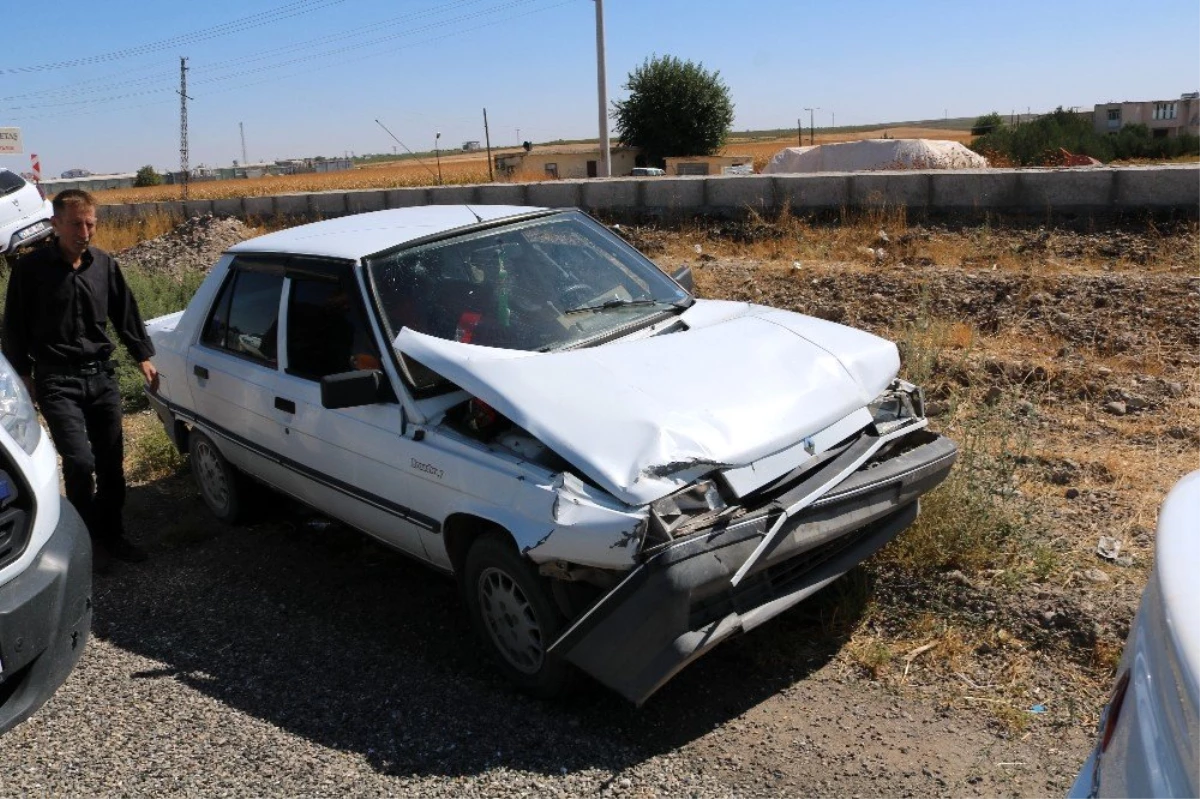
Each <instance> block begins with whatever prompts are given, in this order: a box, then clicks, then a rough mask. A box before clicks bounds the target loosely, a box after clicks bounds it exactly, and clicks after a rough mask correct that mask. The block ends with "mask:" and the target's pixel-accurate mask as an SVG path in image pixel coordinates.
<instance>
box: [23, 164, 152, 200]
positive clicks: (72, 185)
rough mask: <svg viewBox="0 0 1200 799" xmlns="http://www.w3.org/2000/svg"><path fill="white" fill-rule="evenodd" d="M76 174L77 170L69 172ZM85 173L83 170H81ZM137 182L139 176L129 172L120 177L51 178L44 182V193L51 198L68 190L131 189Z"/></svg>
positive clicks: (89, 175) (91, 175) (88, 175)
mask: <svg viewBox="0 0 1200 799" xmlns="http://www.w3.org/2000/svg"><path fill="white" fill-rule="evenodd" d="M68 171H69V172H74V171H76V170H68ZM80 171H83V170H80ZM135 180H137V174H136V173H134V172H127V173H123V174H120V175H93V174H92V173H90V172H88V173H87V175H85V176H83V177H78V178H50V179H48V180H43V181H42V191H44V192H46V196H47V197H49V196H50V195H52V194H58V193H59V192H60V191H66V190H67V189H82V190H83V191H102V190H104V189H130V188H133V182H134V181H135Z"/></svg>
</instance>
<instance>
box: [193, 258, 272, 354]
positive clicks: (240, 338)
mask: <svg viewBox="0 0 1200 799" xmlns="http://www.w3.org/2000/svg"><path fill="white" fill-rule="evenodd" d="M282 291H283V274H282V273H281V272H278V273H276V272H260V271H251V270H244V269H236V268H235V269H233V270H231V271H230V274H229V278H228V279H227V280H226V281H225V285H224V286H223V287H222V288H221V293H220V295H219V296H218V297H217V301H216V302H215V303H214V304H213V308H212V311H211V312H210V313H209V317H208V321H207V323H205V325H204V334H203V336H201V339H200V340H201V341H202V342H203V343H204V344H207V345H208V346H210V347H216V348H217V349H222V350H225V351H227V352H231V353H234V354H235V355H240V356H242V357H244V358H249V359H250V360H253V361H258V362H259V363H262V364H264V365H267V366H271V367H274V366H276V365H277V363H278V351H279V343H278V326H279V297H280V294H281V293H282Z"/></svg>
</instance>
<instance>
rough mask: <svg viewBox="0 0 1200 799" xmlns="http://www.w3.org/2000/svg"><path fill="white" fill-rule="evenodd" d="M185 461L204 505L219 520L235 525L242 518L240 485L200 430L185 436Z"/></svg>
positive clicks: (230, 468) (215, 446) (215, 447)
mask: <svg viewBox="0 0 1200 799" xmlns="http://www.w3.org/2000/svg"><path fill="white" fill-rule="evenodd" d="M188 460H189V461H190V462H191V465H192V475H193V476H194V477H195V478H196V487H197V488H199V489H200V496H201V497H203V498H204V504H206V505H208V508H209V510H211V511H212V512H213V515H214V516H216V517H217V518H218V519H219V520H220V521H223V522H225V523H226V524H234V523H236V522H237V520H238V518H239V517H240V516H241V510H242V501H241V500H242V498H241V490H240V489H241V483H240V481H239V475H238V473H237V471H236V470H235V469H234V468H233V466H231V465H230V464H229V461H227V460H225V456H224V455H222V454H221V451H220V450H219V449H217V445H216V444H214V443H213V442H212V439H211V438H209V437H208V436H206V435H204V433H201V432H200V431H199V430H192V431H191V433H189V434H188Z"/></svg>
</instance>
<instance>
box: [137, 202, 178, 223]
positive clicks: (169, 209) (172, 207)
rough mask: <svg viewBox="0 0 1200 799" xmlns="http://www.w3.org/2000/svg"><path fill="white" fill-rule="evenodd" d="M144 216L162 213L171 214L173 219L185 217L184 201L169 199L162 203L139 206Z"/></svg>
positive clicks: (163, 214) (164, 214)
mask: <svg viewBox="0 0 1200 799" xmlns="http://www.w3.org/2000/svg"><path fill="white" fill-rule="evenodd" d="M138 207H139V209H140V210H141V215H142V216H150V215H151V214H161V215H162V216H169V217H171V218H173V219H183V202H182V201H180V200H168V201H167V202H161V203H147V204H146V205H141V206H138Z"/></svg>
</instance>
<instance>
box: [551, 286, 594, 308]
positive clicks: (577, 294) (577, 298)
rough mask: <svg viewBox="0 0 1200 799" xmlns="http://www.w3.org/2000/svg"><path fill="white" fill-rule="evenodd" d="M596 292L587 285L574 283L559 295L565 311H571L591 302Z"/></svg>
mask: <svg viewBox="0 0 1200 799" xmlns="http://www.w3.org/2000/svg"><path fill="white" fill-rule="evenodd" d="M595 293H596V290H595V289H594V288H592V287H591V286H589V285H587V284H585V283H573V284H571V285H570V286H567V287H566V288H565V289H563V290H562V291H560V292H559V293H558V297H559V299H560V300H562V303H563V305H564V306H566V308H565V310H570V309H571V308H575V307H577V306H579V305H582V304H583V303H584V302H586V301H588V300H590V299H591V298H592V296H593V295H594V294H595Z"/></svg>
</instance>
